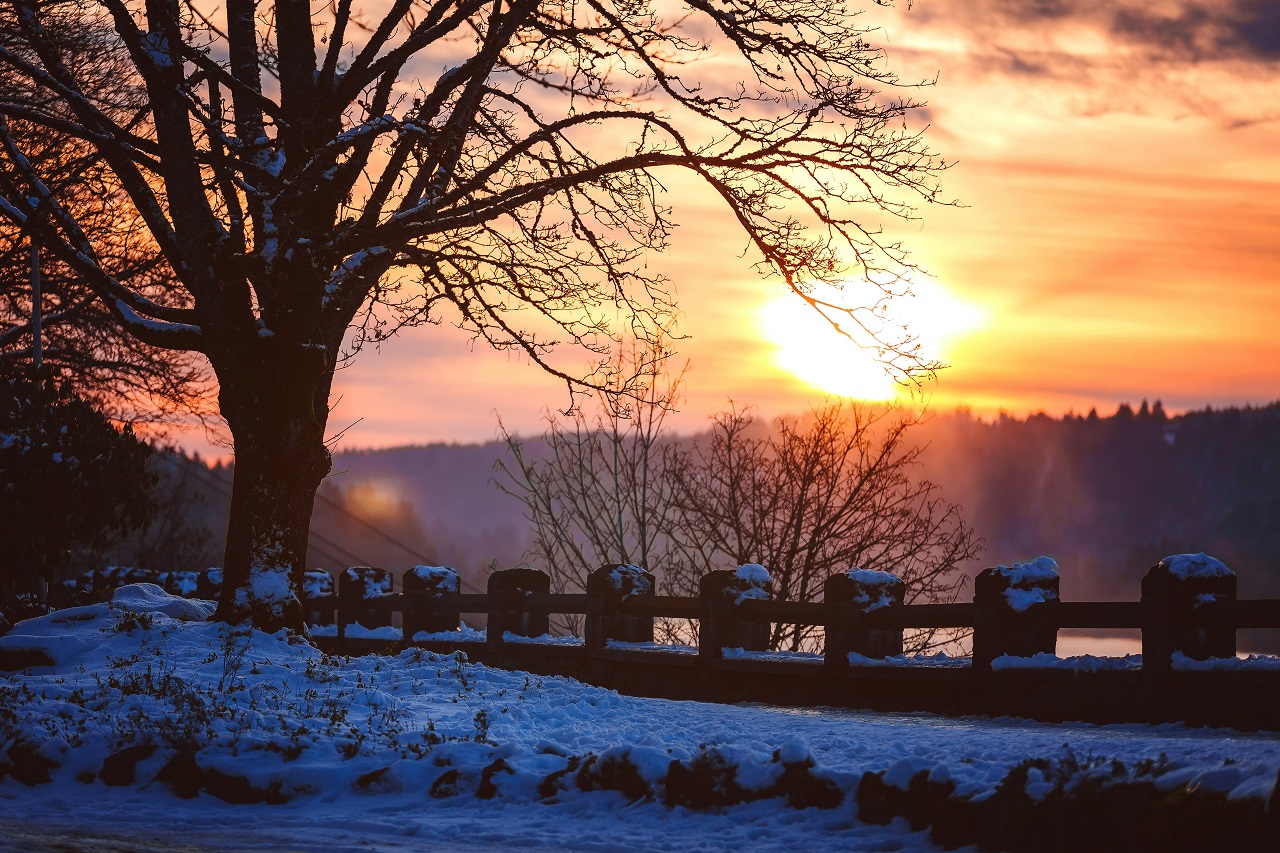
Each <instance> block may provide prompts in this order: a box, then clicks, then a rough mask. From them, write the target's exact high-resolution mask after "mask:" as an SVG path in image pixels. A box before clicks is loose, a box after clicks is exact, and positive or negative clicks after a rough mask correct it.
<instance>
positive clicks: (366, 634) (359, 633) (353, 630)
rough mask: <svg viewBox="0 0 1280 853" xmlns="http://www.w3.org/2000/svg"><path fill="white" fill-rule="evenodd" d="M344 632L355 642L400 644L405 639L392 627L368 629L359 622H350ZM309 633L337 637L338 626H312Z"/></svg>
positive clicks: (401, 633) (399, 631) (315, 635)
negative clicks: (369, 641) (374, 641)
mask: <svg viewBox="0 0 1280 853" xmlns="http://www.w3.org/2000/svg"><path fill="white" fill-rule="evenodd" d="M343 631H344V632H345V634H346V636H348V637H350V638H351V639H353V640H394V641H396V642H399V641H400V640H403V639H404V632H403V631H401V630H400V629H399V628H394V627H392V626H390V625H383V626H382V627H380V628H366V627H364V626H363V625H361V624H360V623H359V622H348V623H347V624H346V625H345V626H344V628H343ZM307 633H309V634H311V636H313V637H336V636H338V626H337V625H310V626H308V627H307ZM419 633H421V632H419Z"/></svg>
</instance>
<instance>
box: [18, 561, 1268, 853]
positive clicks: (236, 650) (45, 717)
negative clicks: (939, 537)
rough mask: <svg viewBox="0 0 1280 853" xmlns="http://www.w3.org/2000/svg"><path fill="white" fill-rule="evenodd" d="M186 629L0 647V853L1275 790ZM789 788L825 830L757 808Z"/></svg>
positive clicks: (1058, 738) (898, 831) (692, 841)
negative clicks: (695, 804) (1078, 787)
mask: <svg viewBox="0 0 1280 853" xmlns="http://www.w3.org/2000/svg"><path fill="white" fill-rule="evenodd" d="M208 612H209V608H207V607H203V606H201V605H200V604H198V603H193V602H191V601H187V600H183V599H177V598H173V597H171V596H168V595H166V594H165V593H163V592H162V591H160V590H159V588H157V587H152V586H150V585H137V586H134V587H126V588H125V589H123V590H121V591H120V592H119V593H118V594H117V599H116V601H114V602H112V603H111V604H103V605H94V606H90V607H81V608H73V609H70V610H64V611H59V612H57V613H54V614H51V615H50V616H46V617H42V618H40V619H34V620H30V621H28V622H24V623H21V624H20V625H18V626H17V627H16V629H15V630H14V631H13V632H12V633H10V634H9V635H7V636H5V637H3V638H0V650H4V651H9V652H12V651H14V650H39V651H42V652H43V653H45V654H46V655H48V657H49V658H51V659H52V660H53V661H54V664H53V666H46V667H35V668H32V669H30V670H29V671H27V672H25V673H9V674H2V673H0V763H3V761H4V759H3V756H4V755H6V754H8V755H9V761H10V763H11V764H12V763H13V760H14V758H13V757H14V755H18V754H28V760H27V762H26V764H27V769H26V770H22V771H21V772H25V773H31V772H36V771H32V770H31V767H36V768H38V767H41V766H46V765H47V764H48V763H51V764H52V766H51V767H49V769H48V771H47V772H48V775H49V779H50V781H48V782H47V783H42V784H35V785H31V786H28V785H26V784H23V783H22V782H20V781H17V780H15V778H14V776H13V772H14V771H13V769H12V768H10V769H9V775H7V776H6V777H5V778H3V780H0V850H4V851H10V850H11V851H20V850H21V851H28V850H30V851H41V850H50V851H51V850H83V851H89V850H94V851H109V850H192V851H205V850H220V851H241V850H243V851H250V850H293V851H313V850H315V851H319V850H324V851H340V850H360V851H370V850H374V851H402V850H403V851H407V850H422V849H458V850H475V851H487V850H507V849H515V848H519V849H525V850H730V849H734V850H736V849H746V848H751V849H763V850H768V849H781V848H784V847H785V848H804V847H809V848H816V849H830V848H833V847H836V846H840V847H842V848H847V849H858V850H885V851H889V850H933V849H936V848H934V846H933V845H932V844H931V843H930V841H929V840H928V836H927V834H926V833H920V832H911V830H910V829H909V828H908V827H907V825H906V824H905V823H904V822H903V821H902V820H901V819H899V820H897V821H895V822H894V823H892V824H890V825H888V826H873V825H870V824H867V823H864V822H862V821H860V820H858V818H857V817H856V813H857V807H856V805H855V804H854V802H853V792H854V791H855V790H856V788H857V786H858V783H859V780H860V779H861V777H862V774H863V773H864V772H867V771H872V772H875V771H888V773H887V774H886V781H887V782H890V783H891V784H892V782H893V780H906V779H909V778H910V777H911V776H912V775H914V774H915V773H917V772H919V771H921V770H927V771H931V773H932V776H933V778H937V779H946V778H950V779H952V780H954V781H955V783H956V785H957V793H958V794H981V793H983V792H986V791H990V790H991V789H993V787H994V786H995V785H996V783H997V782H999V781H1000V780H1001V779H1002V778H1004V777H1005V776H1006V774H1007V773H1008V772H1009V770H1010V768H1012V767H1013V766H1014V765H1016V764H1018V763H1019V762H1021V761H1023V760H1024V759H1028V758H1050V759H1054V758H1061V757H1063V756H1064V755H1066V754H1067V753H1068V751H1069V752H1070V754H1072V755H1074V756H1075V757H1076V758H1078V759H1095V760H1100V759H1107V760H1108V761H1109V760H1111V759H1115V760H1118V761H1120V762H1122V763H1123V764H1124V765H1125V766H1126V767H1127V768H1130V770H1133V769H1134V768H1136V767H1138V766H1139V765H1141V764H1142V763H1143V762H1147V763H1148V764H1150V763H1152V762H1154V763H1156V764H1158V766H1159V770H1158V778H1157V784H1158V785H1161V786H1164V787H1169V788H1173V787H1177V786H1185V785H1194V786H1198V787H1200V788H1206V789H1213V790H1221V791H1223V792H1230V794H1231V796H1232V797H1262V798H1266V797H1267V796H1269V795H1270V793H1271V790H1272V787H1273V786H1274V783H1275V780H1276V774H1277V769H1280V737H1277V736H1275V735H1268V734H1241V733H1237V732H1232V731H1226V730H1192V729H1187V728H1185V727H1179V726H1162V727H1150V726H1108V727H1096V726H1085V725H1044V724H1036V723H1027V722H1023V721H1017V720H990V719H949V718H940V717H933V716H922V715H891V714H873V713H861V712H844V711H831V710H814V711H796V710H785V709H778V708H772V707H743V706H720V705H709V704H701V703H694V702H671V701H664V700H655V699H641V698H634V697H627V696H621V695H619V694H617V693H613V692H610V691H607V690H602V689H599V688H594V687H589V686H585V685H582V684H579V683H576V682H573V681H571V680H568V679H563V678H543V677H538V676H530V675H527V674H524V673H518V672H506V671H502V670H494V669H489V668H486V667H483V666H479V665H475V664H471V663H468V662H467V661H466V660H465V659H463V658H462V657H461V656H439V655H433V654H430V653H427V652H424V651H421V650H410V651H406V652H404V653H402V654H400V655H398V656H396V657H393V658H386V657H376V656H370V657H365V658H357V659H345V658H331V657H326V656H324V655H322V654H321V653H320V652H319V651H317V650H316V649H314V648H313V647H312V646H310V645H309V644H307V643H305V642H303V641H302V640H300V639H299V638H297V637H292V638H291V637H289V636H287V635H285V634H280V635H266V634H262V633H258V632H247V631H243V630H236V629H232V628H228V627H227V626H225V625H221V624H216V623H209V622H204V621H202V620H203V618H204V617H205V616H206V615H207V614H208ZM15 744H16V746H15ZM148 744H150V745H153V746H154V747H155V748H154V750H153V751H150V752H148V751H147V749H146V746H147V745H148ZM129 747H141V749H135V750H134V751H133V752H131V753H122V752H121V750H122V749H125V748H129ZM15 750H16V752H15ZM24 750H25V752H24ZM144 753H145V754H144ZM113 754H115V755H116V756H117V757H116V758H114V759H110V760H109V756H112V755H113ZM121 755H126V756H129V757H132V758H136V759H137V762H136V769H135V768H133V767H132V766H131V765H130V764H129V762H128V761H122V759H121V758H120V757H119V756H121ZM183 755H185V756H186V760H187V763H185V764H184V763H183V759H182V756H183ZM32 756H34V757H32ZM593 756H594V759H593ZM1161 756H1163V757H1164V758H1163V759H1161ZM42 758H43V759H45V760H46V761H44V762H42V761H41V760H40V759H42ZM113 762H114V763H113ZM610 762H612V764H611V763H610ZM673 762H680V763H681V766H682V767H695V766H697V765H698V763H699V762H702V763H703V764H704V765H705V764H707V763H708V762H711V763H712V764H716V765H717V766H727V767H733V768H735V774H734V779H735V783H734V784H735V785H736V786H737V789H739V791H740V793H741V792H745V794H744V796H745V797H746V798H747V799H749V800H752V801H748V802H740V803H738V804H734V805H728V806H721V807H708V808H702V809H698V808H690V807H687V806H685V805H669V804H667V803H665V802H664V800H670V799H672V798H673V795H672V793H671V791H672V790H674V787H673V784H674V783H672V782H671V779H673V778H674V776H673V775H672V774H674V773H675V770H674V767H675V765H674V764H673ZM104 764H105V765H106V766H104ZM122 766H127V768H126V769H128V770H130V771H132V772H131V773H129V774H125V773H124V770H123V769H122ZM584 767H585V768H587V770H583V768H584ZM610 767H612V768H613V769H614V771H616V770H617V769H618V768H619V767H622V768H624V769H625V768H631V769H630V770H627V771H626V772H625V773H621V774H619V773H617V772H614V773H613V775H610V769H609V768H610ZM810 767H811V771H810V770H809V769H807V768H810ZM592 768H594V771H593V770H592ZM795 768H800V769H801V771H800V772H805V773H811V775H812V777H813V778H815V779H817V780H819V782H821V784H822V785H825V786H827V787H828V788H829V789H830V790H833V791H836V792H837V804H836V805H835V807H834V808H828V809H821V808H812V807H811V808H797V807H793V806H794V805H795V804H794V803H789V801H788V799H787V797H786V796H777V795H772V794H771V793H770V792H772V791H775V790H778V791H780V790H781V788H778V787H777V786H778V785H779V784H780V780H781V779H782V778H783V776H784V775H785V774H787V773H791V772H793V771H794V770H795ZM628 773H630V774H631V776H628V775H627V774H628ZM184 774H185V775H184ZM593 774H594V775H593ZM37 775H38V772H37ZM125 775H128V776H129V777H130V778H129V779H127V780H126V779H125V778H124V777H125ZM157 777H160V778H157ZM165 778H168V779H169V780H170V781H169V782H165V781H163V780H164V779H165ZM193 778H194V779H195V780H196V781H195V782H194V783H192V784H194V786H195V789H194V790H188V791H186V793H189V794H194V796H192V797H191V798H190V799H182V798H180V797H179V796H178V795H177V793H175V791H177V792H181V791H182V788H183V787H184V779H185V780H187V782H188V783H190V780H191V779H193ZM228 780H230V781H228ZM575 780H577V781H575ZM582 780H587V781H585V782H584V781H582ZM592 780H594V781H592ZM106 781H112V782H115V783H119V784H115V785H108V784H106ZM584 787H585V788H593V787H594V788H596V790H584ZM201 788H203V790H200V789H201ZM602 789H604V790H602ZM197 791H198V793H197ZM216 791H221V792H222V795H223V796H228V797H230V798H231V799H236V798H240V799H253V798H254V797H258V798H261V797H269V798H272V799H282V800H286V802H283V803H282V804H278V805H268V804H266V803H258V804H231V803H228V802H224V801H223V800H221V799H218V798H217V797H216V796H214V795H213V794H212V793H211V792H216ZM228 792H230V793H228ZM1028 792H1029V793H1030V791H1029V789H1028Z"/></svg>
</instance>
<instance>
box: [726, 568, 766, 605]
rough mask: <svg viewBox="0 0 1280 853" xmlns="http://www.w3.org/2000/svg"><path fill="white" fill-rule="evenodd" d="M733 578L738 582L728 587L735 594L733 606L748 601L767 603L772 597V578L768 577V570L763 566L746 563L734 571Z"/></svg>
mask: <svg viewBox="0 0 1280 853" xmlns="http://www.w3.org/2000/svg"><path fill="white" fill-rule="evenodd" d="M733 577H734V579H735V580H736V581H737V582H738V583H737V584H736V586H732V587H730V589H731V591H733V592H736V593H737V595H736V596H735V597H734V600H733V603H734V604H735V605H736V604H741V603H742V602H744V601H748V600H755V601H768V600H769V599H770V598H772V597H773V592H772V586H773V578H771V577H769V570H768V569H766V568H765V567H764V566H761V565H758V564H756V563H746V564H745V565H741V566H738V568H737V569H735V570H734V572H733Z"/></svg>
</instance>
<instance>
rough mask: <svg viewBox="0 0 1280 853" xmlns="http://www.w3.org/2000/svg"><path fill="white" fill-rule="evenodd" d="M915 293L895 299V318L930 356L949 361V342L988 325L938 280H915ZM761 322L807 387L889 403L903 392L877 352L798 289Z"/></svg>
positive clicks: (767, 308)
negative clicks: (841, 330)
mask: <svg viewBox="0 0 1280 853" xmlns="http://www.w3.org/2000/svg"><path fill="white" fill-rule="evenodd" d="M911 291H912V294H913V295H909V296H904V297H901V298H898V299H895V300H893V303H892V304H891V306H890V309H889V318H890V322H896V323H897V324H899V325H900V324H902V323H906V324H907V325H908V326H909V328H910V332H911V334H913V335H915V336H916V337H917V338H918V340H919V343H920V345H921V348H922V354H923V356H924V357H925V358H927V359H937V360H940V361H946V360H947V357H946V350H947V346H948V344H950V343H951V342H953V341H954V340H955V339H956V338H958V337H961V336H963V335H965V334H969V333H971V332H973V331H975V330H977V329H979V328H981V327H982V326H983V325H985V323H986V314H985V312H984V311H983V310H982V309H980V308H978V307H977V306H975V305H973V304H972V303H968V302H965V301H962V300H960V299H959V298H957V297H956V296H955V295H953V294H952V293H950V292H949V291H948V290H946V289H945V288H944V287H943V286H942V285H940V284H938V283H937V282H934V281H932V280H925V281H918V282H914V283H913V284H912V286H911ZM833 301H834V300H833ZM760 323H761V330H762V335H763V337H764V338H765V340H767V341H769V342H770V343H771V344H773V345H774V347H775V354H774V359H775V361H776V362H777V364H778V366H779V367H781V368H782V369H783V370H785V371H787V372H788V373H790V374H791V375H792V376H794V377H796V378H797V379H799V380H800V381H802V382H804V383H805V384H807V385H811V386H813V387H814V388H817V389H819V390H821V391H825V392H827V393H829V394H838V395H840V396H843V397H851V398H853V399H855V400H869V401H888V400H893V399H896V398H897V397H898V396H899V395H900V394H901V393H902V392H903V388H902V386H901V385H899V384H898V383H897V382H895V381H894V379H893V377H891V376H890V375H889V374H887V373H886V372H885V369H884V367H883V366H882V365H881V364H880V363H879V362H877V361H876V359H875V355H874V353H873V352H872V351H868V350H866V349H863V348H862V347H859V346H858V345H857V344H856V343H854V342H852V341H850V340H849V339H848V338H847V337H845V336H844V335H842V334H840V333H839V332H837V331H836V330H835V329H833V328H832V327H831V324H830V323H828V322H827V321H826V320H825V319H823V318H822V317H821V316H820V315H819V314H818V313H817V312H816V311H814V310H813V309H812V308H811V307H809V305H808V303H806V302H805V301H804V300H803V299H800V298H799V297H798V296H796V295H795V294H793V293H790V292H788V293H784V294H782V295H781V296H780V297H778V298H776V299H773V300H771V301H769V302H767V303H766V304H765V305H764V306H763V307H762V309H761V311H760Z"/></svg>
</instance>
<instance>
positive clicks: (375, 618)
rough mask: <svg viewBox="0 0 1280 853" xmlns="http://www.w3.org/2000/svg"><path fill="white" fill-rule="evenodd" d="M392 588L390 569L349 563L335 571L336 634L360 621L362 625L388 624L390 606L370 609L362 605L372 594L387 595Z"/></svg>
mask: <svg viewBox="0 0 1280 853" xmlns="http://www.w3.org/2000/svg"><path fill="white" fill-rule="evenodd" d="M393 589H394V580H393V579H392V576H391V572H389V571H387V570H386V569H377V568H374V567H373V566H351V567H350V568H348V569H344V570H343V572H342V574H340V575H338V636H339V637H345V636H346V627H347V625H348V624H349V623H351V622H359V623H360V625H361V627H364V628H384V627H387V626H388V625H390V624H391V611H390V610H370V609H368V608H366V607H364V606H363V605H364V604H365V603H366V602H369V601H372V600H373V599H375V598H381V597H382V596H384V595H390V594H391V593H392V591H393Z"/></svg>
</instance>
